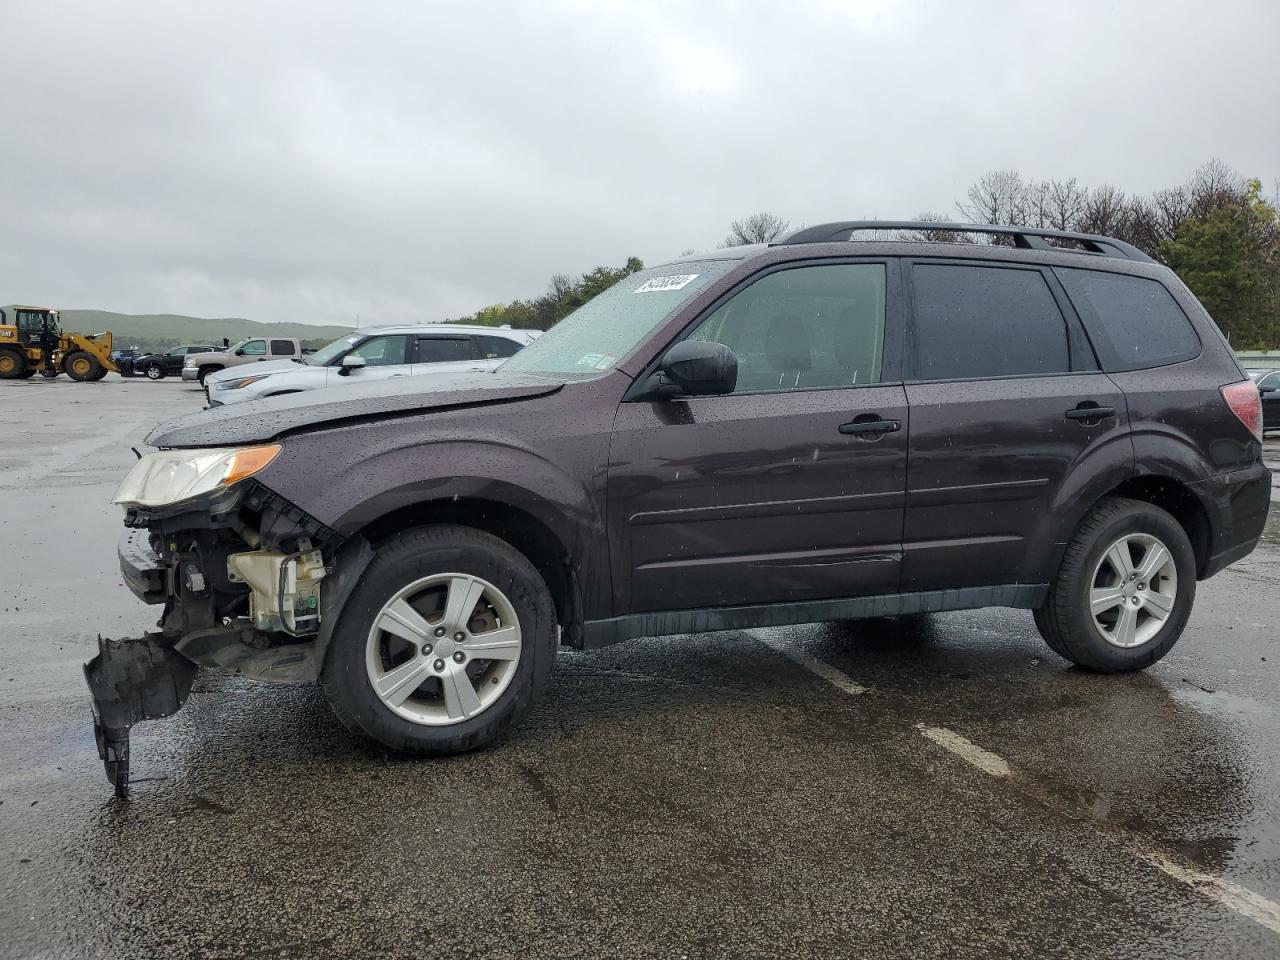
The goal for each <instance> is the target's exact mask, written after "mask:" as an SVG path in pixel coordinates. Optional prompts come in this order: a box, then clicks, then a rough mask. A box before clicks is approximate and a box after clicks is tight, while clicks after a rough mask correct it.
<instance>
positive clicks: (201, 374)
mask: <svg viewBox="0 0 1280 960" xmlns="http://www.w3.org/2000/svg"><path fill="white" fill-rule="evenodd" d="M221 369H222V367H215V366H214V365H213V364H209V365H208V366H206V367H201V368H200V372H199V373H198V374H196V379H197V380H199V381H200V386H202V387H203V386H204V378H205V377H207V376H208V375H209V374H211V373H217V372H218V371H219V370H221Z"/></svg>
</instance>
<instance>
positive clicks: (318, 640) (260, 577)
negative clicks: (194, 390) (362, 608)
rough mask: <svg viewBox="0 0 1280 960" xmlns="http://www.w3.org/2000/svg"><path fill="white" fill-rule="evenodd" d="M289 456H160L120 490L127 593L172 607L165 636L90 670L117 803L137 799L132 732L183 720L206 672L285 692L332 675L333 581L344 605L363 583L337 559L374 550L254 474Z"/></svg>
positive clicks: (99, 660)
mask: <svg viewBox="0 0 1280 960" xmlns="http://www.w3.org/2000/svg"><path fill="white" fill-rule="evenodd" d="M279 449H280V445H278V444H272V445H268V446H267V447H250V448H238V449H230V450H192V451H182V450H170V451H160V452H159V453H154V454H149V455H148V456H147V457H143V458H142V459H141V460H140V461H139V462H138V464H136V465H135V466H134V469H133V470H132V471H131V472H130V474H129V476H128V477H127V478H126V479H125V481H124V483H122V484H121V487H120V490H119V491H118V492H117V494H116V497H115V500H116V502H117V503H120V504H121V505H122V506H124V508H125V527H126V529H125V531H124V533H123V534H122V536H121V539H120V543H119V547H118V554H119V559H120V569H121V573H122V574H123V576H124V580H125V583H126V584H127V585H128V587H129V588H130V589H131V590H132V591H133V593H134V594H135V595H137V596H138V597H139V598H140V599H141V600H143V601H145V602H146V603H152V604H163V605H164V612H163V614H162V616H161V618H160V621H159V624H158V627H159V630H158V631H157V632H153V633H148V634H147V635H146V636H143V637H140V638H128V639H120V640H102V639H101V638H100V639H99V653H98V655H97V656H96V657H94V658H93V659H92V660H91V661H89V662H88V663H87V664H86V665H85V677H86V680H87V681H88V684H89V689H90V692H91V693H92V695H93V713H94V729H95V735H96V737H97V741H98V752H99V755H100V756H101V757H102V761H103V765H104V768H105V770H106V773H107V777H108V779H110V780H111V782H112V784H113V785H114V787H115V790H116V795H117V796H120V797H124V796H125V795H126V794H127V790H128V772H129V730H130V728H131V727H132V726H133V725H134V724H135V723H138V722H139V721H141V720H152V719H158V718H161V717H168V716H171V715H172V714H174V713H176V712H177V711H178V709H179V708H180V707H181V706H182V704H183V703H184V702H185V700H186V698H187V696H188V694H189V693H190V691H191V685H192V682H193V681H194V679H195V675H196V672H197V670H198V668H199V667H201V666H206V667H212V668H214V669H218V670H222V671H225V672H229V673H233V674H237V675H240V676H245V677H249V678H252V679H257V680H266V681H274V682H283V683H299V682H305V681H308V680H314V679H316V678H317V677H318V676H319V672H320V666H321V664H322V662H323V647H324V644H325V643H327V640H328V637H327V631H325V630H323V629H322V624H324V625H326V626H327V624H325V612H326V609H329V610H333V609H337V607H336V606H334V605H333V604H332V603H330V602H328V601H329V600H330V599H331V598H330V597H328V596H327V594H328V593H330V591H329V590H327V589H326V590H325V591H324V592H322V589H321V588H322V584H326V585H327V583H329V582H331V581H332V580H334V579H336V580H338V583H337V588H338V589H337V590H336V593H335V596H334V597H333V598H332V599H334V600H336V601H340V600H341V599H342V597H343V596H344V595H345V594H346V593H347V592H349V590H350V587H351V586H352V585H353V583H352V582H351V579H350V578H332V577H331V573H332V571H333V569H334V563H335V558H336V557H337V555H338V554H340V553H346V552H351V551H354V552H356V553H357V554H359V553H361V552H364V551H368V547H367V545H365V544H364V541H363V540H358V541H357V542H355V543H348V544H347V545H345V546H343V547H341V548H340V544H339V538H338V537H337V535H336V534H335V533H334V532H333V531H332V530H330V529H329V528H327V527H325V526H324V525H323V524H321V523H319V522H318V521H316V520H315V519H314V518H312V517H310V516H308V515H307V514H305V513H304V512H302V511H301V510H299V509H298V508H296V507H295V506H293V505H292V504H290V503H289V502H288V501H286V500H284V499H283V498H282V497H280V496H278V495H277V494H275V493H274V492H272V491H271V490H269V489H268V488H267V487H265V486H263V485H262V484H260V483H258V482H257V481H256V480H254V479H253V478H252V474H253V473H255V472H257V471H258V470H260V469H261V468H262V466H265V464H266V463H269V462H270V460H271V459H272V458H274V456H275V454H276V453H278V452H279ZM263 451H265V453H264V452H263ZM246 454H248V456H246ZM362 548H363V550H362ZM360 559H362V560H363V559H364V558H363V557H362V558H360ZM349 566H350V567H351V568H352V569H357V568H358V567H359V564H358V563H353V564H350V565H349ZM327 578H328V579H327Z"/></svg>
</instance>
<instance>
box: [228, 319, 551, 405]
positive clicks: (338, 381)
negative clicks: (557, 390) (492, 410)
mask: <svg viewBox="0 0 1280 960" xmlns="http://www.w3.org/2000/svg"><path fill="white" fill-rule="evenodd" d="M532 341H533V338H532V337H530V336H529V333H528V332H527V331H524V330H511V329H495V328H494V327H478V326H464V325H462V324H452V323H442V324H418V325H410V326H401V327H370V328H368V329H365V330H353V331H352V332H351V333H349V334H348V335H347V336H345V337H341V338H339V339H338V340H335V341H333V343H330V344H328V345H327V346H325V347H322V348H321V349H320V350H318V351H316V352H315V353H314V354H312V355H311V356H309V357H306V358H304V359H303V360H302V362H301V363H289V364H284V365H280V366H276V365H274V364H273V365H271V369H269V370H266V371H265V372H260V370H261V368H259V367H256V366H255V367H253V368H250V369H245V368H243V367H233V368H231V369H229V370H221V371H219V372H217V373H213V374H210V375H209V376H207V377H206V378H205V383H204V387H205V394H206V396H207V398H208V401H209V406H211V407H219V406H224V405H226V404H230V403H242V402H244V401H245V400H259V399H262V398H263V397H278V396H280V395H282V394H286V393H301V392H303V391H305V390H318V389H320V388H322V387H332V386H342V385H347V386H354V385H355V384H361V383H372V382H375V381H378V380H390V379H393V378H395V377H408V376H421V375H422V374H428V373H430V374H433V375H434V374H441V373H452V372H457V371H466V370H492V369H493V368H494V367H496V366H498V364H500V363H502V361H503V360H505V359H506V358H507V357H510V356H514V355H515V354H516V353H517V352H518V351H519V350H520V349H521V348H522V347H524V346H526V345H527V344H529V343H531V342H532Z"/></svg>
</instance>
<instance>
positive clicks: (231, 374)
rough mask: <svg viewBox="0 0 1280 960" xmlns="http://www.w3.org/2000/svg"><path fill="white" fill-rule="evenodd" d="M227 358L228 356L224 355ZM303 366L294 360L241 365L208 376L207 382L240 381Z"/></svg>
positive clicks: (206, 354) (207, 355)
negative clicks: (242, 378) (244, 378)
mask: <svg viewBox="0 0 1280 960" xmlns="http://www.w3.org/2000/svg"><path fill="white" fill-rule="evenodd" d="M197 356H204V357H212V356H215V354H212V353H205V354H197ZM223 356H224V357H225V356H226V354H223ZM300 366H303V364H298V363H294V362H293V361H292V360H257V361H255V362H253V363H240V364H236V366H234V367H227V368H226V369H225V370H215V371H214V372H213V373H211V374H209V375H208V376H206V377H205V378H204V379H205V382H206V383H211V382H216V381H218V380H239V379H240V378H241V377H252V376H256V375H257V374H260V373H279V372H281V371H282V370H297V369H298V367H300Z"/></svg>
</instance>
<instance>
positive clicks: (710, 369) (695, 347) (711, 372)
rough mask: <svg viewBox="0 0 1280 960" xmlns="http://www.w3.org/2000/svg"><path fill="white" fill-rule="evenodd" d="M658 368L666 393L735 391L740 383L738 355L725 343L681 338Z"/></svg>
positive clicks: (685, 394) (691, 394)
mask: <svg viewBox="0 0 1280 960" xmlns="http://www.w3.org/2000/svg"><path fill="white" fill-rule="evenodd" d="M659 369H660V371H661V374H662V383H661V384H660V385H659V389H658V394H659V396H663V397H704V396H713V395H716V394H722V393H733V388H734V387H736V386H737V385H738V358H737V357H736V356H735V355H734V352H733V351H732V350H730V349H729V348H728V347H726V346H725V345H724V344H723V343H714V342H708V341H705V340H682V341H680V342H679V343H677V344H676V345H675V346H674V347H672V348H671V349H670V350H668V351H667V353H666V355H665V356H664V357H663V358H662V363H661V365H660V367H659Z"/></svg>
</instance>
